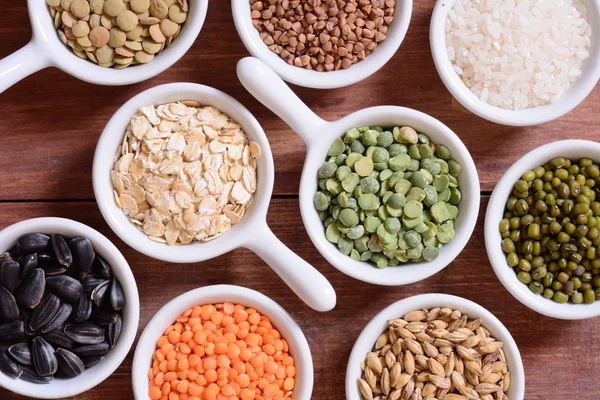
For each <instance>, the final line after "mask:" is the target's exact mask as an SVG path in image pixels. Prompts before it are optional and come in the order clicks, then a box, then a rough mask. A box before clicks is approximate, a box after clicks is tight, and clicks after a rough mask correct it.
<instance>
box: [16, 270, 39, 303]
mask: <svg viewBox="0 0 600 400" xmlns="http://www.w3.org/2000/svg"><path fill="white" fill-rule="evenodd" d="M44 287H45V273H44V271H43V270H42V269H41V268H36V269H34V270H33V271H32V272H31V273H30V274H29V275H27V276H26V277H25V279H23V281H22V282H21V285H20V286H19V288H18V289H17V296H16V298H17V301H18V303H19V304H20V305H21V307H23V308H35V307H36V306H37V305H38V304H39V303H40V301H41V300H42V296H43V295H44Z"/></svg>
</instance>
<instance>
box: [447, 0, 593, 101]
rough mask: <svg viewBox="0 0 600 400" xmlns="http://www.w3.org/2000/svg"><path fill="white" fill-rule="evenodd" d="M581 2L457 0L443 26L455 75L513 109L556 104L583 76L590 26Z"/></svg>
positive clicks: (478, 93) (480, 94)
mask: <svg viewBox="0 0 600 400" xmlns="http://www.w3.org/2000/svg"><path fill="white" fill-rule="evenodd" d="M586 12H587V11H586V9H585V6H583V5H582V4H581V2H580V0H561V1H551V0H536V1H531V0H456V2H455V3H454V7H453V9H452V10H451V11H450V12H449V13H448V18H447V20H446V22H445V30H446V47H447V49H446V50H447V55H448V58H449V59H450V61H451V62H452V66H453V68H454V71H455V72H456V73H457V74H458V75H459V76H460V77H461V78H462V80H463V82H464V83H465V85H467V87H469V88H470V89H471V91H472V92H473V93H474V94H475V95H476V96H478V97H479V98H480V99H481V100H482V101H484V102H487V103H488V104H491V105H493V106H497V107H502V108H506V109H511V110H520V109H524V108H529V107H537V106H541V105H545V104H549V103H551V102H555V101H557V100H558V99H560V98H561V96H562V95H563V94H564V92H566V91H567V90H568V89H569V86H570V85H571V84H572V83H573V82H574V81H575V80H576V79H577V77H578V76H580V75H581V69H582V66H583V63H584V61H585V60H586V59H587V58H588V57H589V55H590V53H589V47H590V42H591V33H592V32H591V27H590V25H589V24H588V22H587V19H586Z"/></svg>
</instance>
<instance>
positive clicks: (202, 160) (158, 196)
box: [111, 101, 260, 244]
mask: <svg viewBox="0 0 600 400" xmlns="http://www.w3.org/2000/svg"><path fill="white" fill-rule="evenodd" d="M259 156H260V147H259V146H258V144H257V143H256V142H251V141H250V140H249V139H248V137H247V136H246V134H245V133H244V131H243V130H242V128H241V126H240V125H239V124H238V123H237V122H236V121H234V120H232V119H231V118H230V117H229V116H228V115H226V114H224V113H222V112H221V111H219V110H218V109H216V108H215V107H212V106H201V105H200V104H199V103H198V102H195V101H182V102H177V103H170V104H163V105H159V106H158V107H155V106H153V105H149V106H144V107H140V109H139V110H138V112H137V113H136V114H135V115H134V116H133V118H132V119H131V122H130V124H129V125H128V127H127V131H126V133H125V136H124V138H123V143H122V144H121V145H120V146H119V149H118V151H117V154H116V155H115V163H114V168H113V170H112V171H111V179H112V183H113V187H114V194H115V201H116V202H117V204H118V206H119V207H120V208H121V209H122V210H123V212H124V213H125V214H126V215H127V216H128V217H129V220H130V221H131V222H132V223H134V224H135V225H136V226H137V228H138V229H139V230H141V231H142V232H144V233H145V234H147V235H148V236H149V237H150V239H151V240H154V241H156V242H161V243H168V244H187V243H190V242H192V241H196V240H198V241H203V242H207V241H209V240H212V239H214V238H216V237H219V236H220V235H222V234H223V233H225V232H227V231H228V230H229V229H230V228H231V226H232V225H235V224H237V223H238V222H239V221H240V220H241V219H242V218H243V216H244V212H245V211H246V209H247V208H248V207H249V206H250V205H251V204H252V200H253V195H254V192H255V191H256V183H257V177H256V167H257V159H258V157H259Z"/></svg>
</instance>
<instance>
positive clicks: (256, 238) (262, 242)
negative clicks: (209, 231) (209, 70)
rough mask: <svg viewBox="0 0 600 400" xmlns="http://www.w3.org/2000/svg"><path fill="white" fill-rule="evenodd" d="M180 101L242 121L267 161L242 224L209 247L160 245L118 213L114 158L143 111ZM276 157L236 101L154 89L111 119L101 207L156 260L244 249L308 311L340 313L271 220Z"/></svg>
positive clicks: (192, 87)
mask: <svg viewBox="0 0 600 400" xmlns="http://www.w3.org/2000/svg"><path fill="white" fill-rule="evenodd" d="M179 100H196V101H199V102H200V103H201V104H203V105H212V106H214V107H216V108H218V109H219V110H221V111H222V112H224V113H226V114H228V115H229V116H230V117H231V118H233V119H234V120H235V121H237V122H238V123H239V124H240V125H241V126H242V129H243V130H244V132H245V133H246V135H247V136H248V138H250V140H253V141H255V142H257V143H258V144H259V146H260V148H261V155H260V157H259V159H258V167H257V171H256V173H257V181H258V182H257V189H256V193H255V194H254V201H253V203H252V205H251V206H250V207H249V208H248V209H247V210H246V213H245V215H244V218H242V220H241V222H240V223H238V224H236V225H235V226H233V227H232V229H230V230H229V231H228V232H226V233H225V234H224V235H222V236H221V237H219V238H217V239H214V240H211V241H209V242H204V243H203V242H192V243H189V244H186V245H173V246H169V245H167V244H163V243H157V242H154V241H152V240H150V239H149V238H148V236H147V235H146V234H145V233H143V232H141V231H140V230H138V229H137V228H136V227H135V225H133V224H132V223H131V222H130V221H129V219H128V217H127V216H126V215H125V213H124V212H123V211H122V210H121V209H120V208H119V207H118V205H117V203H116V202H115V199H114V195H113V191H114V189H113V185H112V182H111V179H110V171H111V170H112V169H113V157H114V155H115V154H116V152H117V148H118V147H119V144H120V143H121V142H122V140H123V136H124V135H125V131H126V128H127V126H128V125H129V122H130V120H131V117H132V116H133V115H134V114H135V113H136V112H137V110H138V108H139V107H142V106H146V105H149V104H154V105H159V104H165V103H170V102H174V101H179ZM274 169H275V167H274V166H273V155H272V154H271V148H270V146H269V141H268V140H267V137H266V135H265V132H264V131H263V129H262V127H261V126H260V124H259V123H258V121H257V120H256V119H255V118H254V117H253V116H252V114H250V112H249V111H248V110H247V109H246V108H245V107H244V106H243V105H242V104H241V103H239V102H238V101H237V100H235V99H234V98H233V97H231V96H229V95H227V94H225V93H223V92H221V91H219V90H216V89H213V88H210V87H208V86H203V85H197V84H194V83H171V84H167V85H161V86H156V87H154V88H152V89H148V90H146V91H144V92H142V93H140V94H138V95H137V96H134V97H133V98H132V99H131V100H129V101H128V102H127V103H125V104H124V105H123V106H122V107H121V108H120V109H119V110H117V112H116V113H115V114H114V115H113V117H112V118H111V119H110V121H109V122H108V124H106V127H105V128H104V131H103V132H102V136H101V137H100V139H99V141H98V145H97V147H96V152H95V154H94V166H93V183H94V194H95V196H96V200H97V202H98V207H99V208H100V211H101V212H102V215H103V216H104V219H105V220H106V222H107V223H108V225H109V226H110V227H111V228H112V229H113V231H115V233H116V234H117V235H118V236H119V237H120V238H121V239H123V241H125V242H126V243H127V244H129V245H130V246H131V247H133V248H134V249H136V250H137V251H139V252H140V253H144V254H146V255H148V256H150V257H153V258H156V259H159V260H163V261H167V262H176V263H192V262H200V261H204V260H208V259H210V258H214V257H216V256H219V255H221V254H224V253H227V252H229V251H231V250H234V249H236V248H239V247H247V248H249V249H250V250H252V251H254V252H255V253H256V254H257V255H258V256H259V257H261V258H262V259H263V260H265V262H266V263H267V264H269V265H270V266H271V268H273V270H274V271H275V272H276V273H277V274H278V275H279V276H280V277H281V279H283V281H284V282H285V283H287V284H288V285H289V286H290V288H291V289H292V290H293V291H294V292H295V293H296V294H297V295H298V296H299V297H300V298H301V299H302V300H303V301H304V302H306V303H307V304H308V305H310V306H311V307H312V308H314V309H316V310H319V311H329V310H331V309H332V308H333V307H335V302H336V297H335V291H334V289H333V287H332V286H331V284H330V283H329V282H328V281H327V279H325V277H324V276H323V275H321V273H320V272H319V271H317V270H316V269H315V268H314V267H312V266H311V265H310V264H308V263H307V262H306V261H304V260H303V259H301V258H300V257H298V256H297V255H296V254H295V253H294V252H292V251H291V250H290V249H289V248H287V247H286V246H285V245H284V244H283V243H281V241H280V240H279V239H277V237H276V236H275V235H274V234H273V232H272V231H271V229H269V227H268V226H267V221H266V216H267V210H268V208H269V202H270V200H271V193H272V192H273V180H274Z"/></svg>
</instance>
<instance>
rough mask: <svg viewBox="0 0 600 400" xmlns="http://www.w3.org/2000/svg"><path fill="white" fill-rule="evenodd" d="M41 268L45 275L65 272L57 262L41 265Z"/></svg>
mask: <svg viewBox="0 0 600 400" xmlns="http://www.w3.org/2000/svg"><path fill="white" fill-rule="evenodd" d="M42 269H43V270H44V273H45V274H46V276H56V275H62V274H64V273H65V272H67V269H66V268H65V267H63V266H62V265H60V264H57V263H53V264H46V265H43V266H42Z"/></svg>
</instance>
